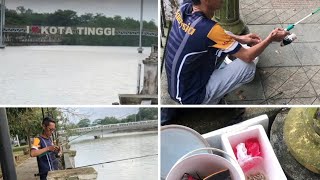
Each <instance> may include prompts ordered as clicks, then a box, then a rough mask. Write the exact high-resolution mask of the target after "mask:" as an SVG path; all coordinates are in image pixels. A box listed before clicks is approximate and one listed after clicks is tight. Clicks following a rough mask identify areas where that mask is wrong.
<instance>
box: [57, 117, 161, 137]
mask: <svg viewBox="0 0 320 180" xmlns="http://www.w3.org/2000/svg"><path fill="white" fill-rule="evenodd" d="M152 124H153V125H156V124H158V120H148V121H136V122H128V123H117V124H108V125H97V126H91V127H83V128H76V129H69V130H60V131H58V133H59V134H65V133H67V132H83V131H91V130H103V129H111V128H122V127H129V126H139V125H152Z"/></svg>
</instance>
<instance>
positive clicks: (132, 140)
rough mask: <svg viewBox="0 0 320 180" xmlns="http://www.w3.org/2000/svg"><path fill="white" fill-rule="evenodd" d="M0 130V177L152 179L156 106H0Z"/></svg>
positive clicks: (155, 165) (155, 161)
mask: <svg viewBox="0 0 320 180" xmlns="http://www.w3.org/2000/svg"><path fill="white" fill-rule="evenodd" d="M0 133H1V134H0V155H1V158H0V161H1V171H0V177H1V178H0V179H4V180H7V179H8V180H12V179H18V180H39V179H40V180H45V179H48V180H57V179H59V180H71V179H77V180H105V179H135V178H136V177H137V179H141V177H143V178H144V179H154V180H156V179H157V175H158V109H157V108H138V107H130V108H124V107H123V108H119V107H94V108H93V107H36V108H30V107H19V108H15V107H10V108H0ZM139 177H140V178H139Z"/></svg>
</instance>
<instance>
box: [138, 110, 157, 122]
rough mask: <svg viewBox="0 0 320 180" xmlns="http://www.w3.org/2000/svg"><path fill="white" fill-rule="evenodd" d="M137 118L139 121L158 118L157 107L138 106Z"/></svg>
mask: <svg viewBox="0 0 320 180" xmlns="http://www.w3.org/2000/svg"><path fill="white" fill-rule="evenodd" d="M137 119H139V121H143V120H155V119H158V109H157V108H139V111H138V114H137Z"/></svg>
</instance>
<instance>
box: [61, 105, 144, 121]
mask: <svg viewBox="0 0 320 180" xmlns="http://www.w3.org/2000/svg"><path fill="white" fill-rule="evenodd" d="M66 109H68V110H66ZM62 111H63V112H65V113H64V114H65V115H66V116H68V117H69V120H70V122H73V123H78V122H79V120H81V119H83V118H88V119H90V120H91V122H93V121H94V120H96V119H100V118H101V119H103V118H105V117H107V116H108V117H111V116H114V117H116V118H125V117H126V116H128V115H130V114H136V113H138V111H139V108H135V107H130V108H123V107H121V108H120V107H118V108H115V107H95V108H82V107H81V108H62ZM67 111H68V112H67ZM70 112H72V113H70ZM71 114H76V115H71Z"/></svg>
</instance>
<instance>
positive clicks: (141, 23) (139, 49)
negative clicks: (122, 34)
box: [138, 0, 143, 53]
mask: <svg viewBox="0 0 320 180" xmlns="http://www.w3.org/2000/svg"><path fill="white" fill-rule="evenodd" d="M140 1H141V2H140V33H139V48H138V53H142V51H143V48H142V29H143V0H140Z"/></svg>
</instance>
